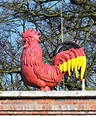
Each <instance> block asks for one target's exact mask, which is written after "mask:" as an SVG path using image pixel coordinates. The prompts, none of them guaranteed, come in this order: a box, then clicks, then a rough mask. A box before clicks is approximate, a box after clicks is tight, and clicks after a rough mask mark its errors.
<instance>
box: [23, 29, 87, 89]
mask: <svg viewBox="0 0 96 116" xmlns="http://www.w3.org/2000/svg"><path fill="white" fill-rule="evenodd" d="M22 36H23V39H22V41H23V42H25V45H24V51H23V54H22V57H21V74H22V78H23V80H24V82H25V83H26V84H27V85H29V86H34V87H37V88H40V90H51V89H52V88H54V87H55V86H57V85H58V84H59V83H60V82H61V80H62V77H63V76H64V74H65V73H66V72H68V74H69V75H70V71H75V74H76V77H78V72H77V70H78V69H81V79H82V78H83V75H84V71H85V67H86V57H85V53H84V52H83V50H82V48H81V47H79V48H77V49H75V48H71V49H69V50H66V51H61V52H59V53H58V54H56V56H54V57H53V65H52V66H51V65H48V64H44V62H43V61H42V49H41V47H40V45H39V43H38V42H39V37H40V36H39V35H38V33H37V32H34V30H30V29H28V31H25V32H24V33H23V35H22Z"/></svg>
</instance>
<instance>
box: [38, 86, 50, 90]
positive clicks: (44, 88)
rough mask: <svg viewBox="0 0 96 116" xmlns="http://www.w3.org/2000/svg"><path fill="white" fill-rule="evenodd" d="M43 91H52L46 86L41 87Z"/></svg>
mask: <svg viewBox="0 0 96 116" xmlns="http://www.w3.org/2000/svg"><path fill="white" fill-rule="evenodd" d="M40 90H41V91H50V87H48V86H45V87H41V88H40Z"/></svg>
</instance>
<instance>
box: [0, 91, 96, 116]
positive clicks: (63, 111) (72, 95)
mask: <svg viewBox="0 0 96 116" xmlns="http://www.w3.org/2000/svg"><path fill="white" fill-rule="evenodd" d="M32 115H34V116H35V115H38V116H42V115H44V116H47V115H57V116H59V115H63V116H64V115H69V116H71V115H75V116H78V115H82V116H85V115H88V116H89V115H93V116H95V115H96V92H92V91H90V92H87V91H81V92H80V91H68V92H67V91H65V92H64V91H51V92H40V91H32V92H31V91H25V92H24V91H23V92H20V91H16V92H12V91H6V92H0V116H32Z"/></svg>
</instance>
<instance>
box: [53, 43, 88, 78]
mask: <svg viewBox="0 0 96 116" xmlns="http://www.w3.org/2000/svg"><path fill="white" fill-rule="evenodd" d="M53 63H54V64H55V65H57V66H58V68H59V70H60V71H61V72H68V74H69V76H70V75H71V71H74V72H75V75H76V78H78V70H81V74H80V78H81V80H82V79H83V76H84V72H85V69H86V55H85V53H84V51H83V49H82V48H81V47H80V46H79V45H78V44H76V43H74V42H69V41H68V42H64V43H61V44H60V45H58V46H57V48H56V50H55V52H54V58H53Z"/></svg>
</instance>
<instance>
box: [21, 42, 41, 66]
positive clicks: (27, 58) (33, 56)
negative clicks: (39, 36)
mask: <svg viewBox="0 0 96 116" xmlns="http://www.w3.org/2000/svg"><path fill="white" fill-rule="evenodd" d="M22 59H23V63H24V64H25V65H34V64H38V63H41V62H42V49H41V47H40V45H39V44H38V42H37V41H34V42H32V43H31V44H30V45H28V46H27V47H26V48H25V49H24V51H23V54H22Z"/></svg>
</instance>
